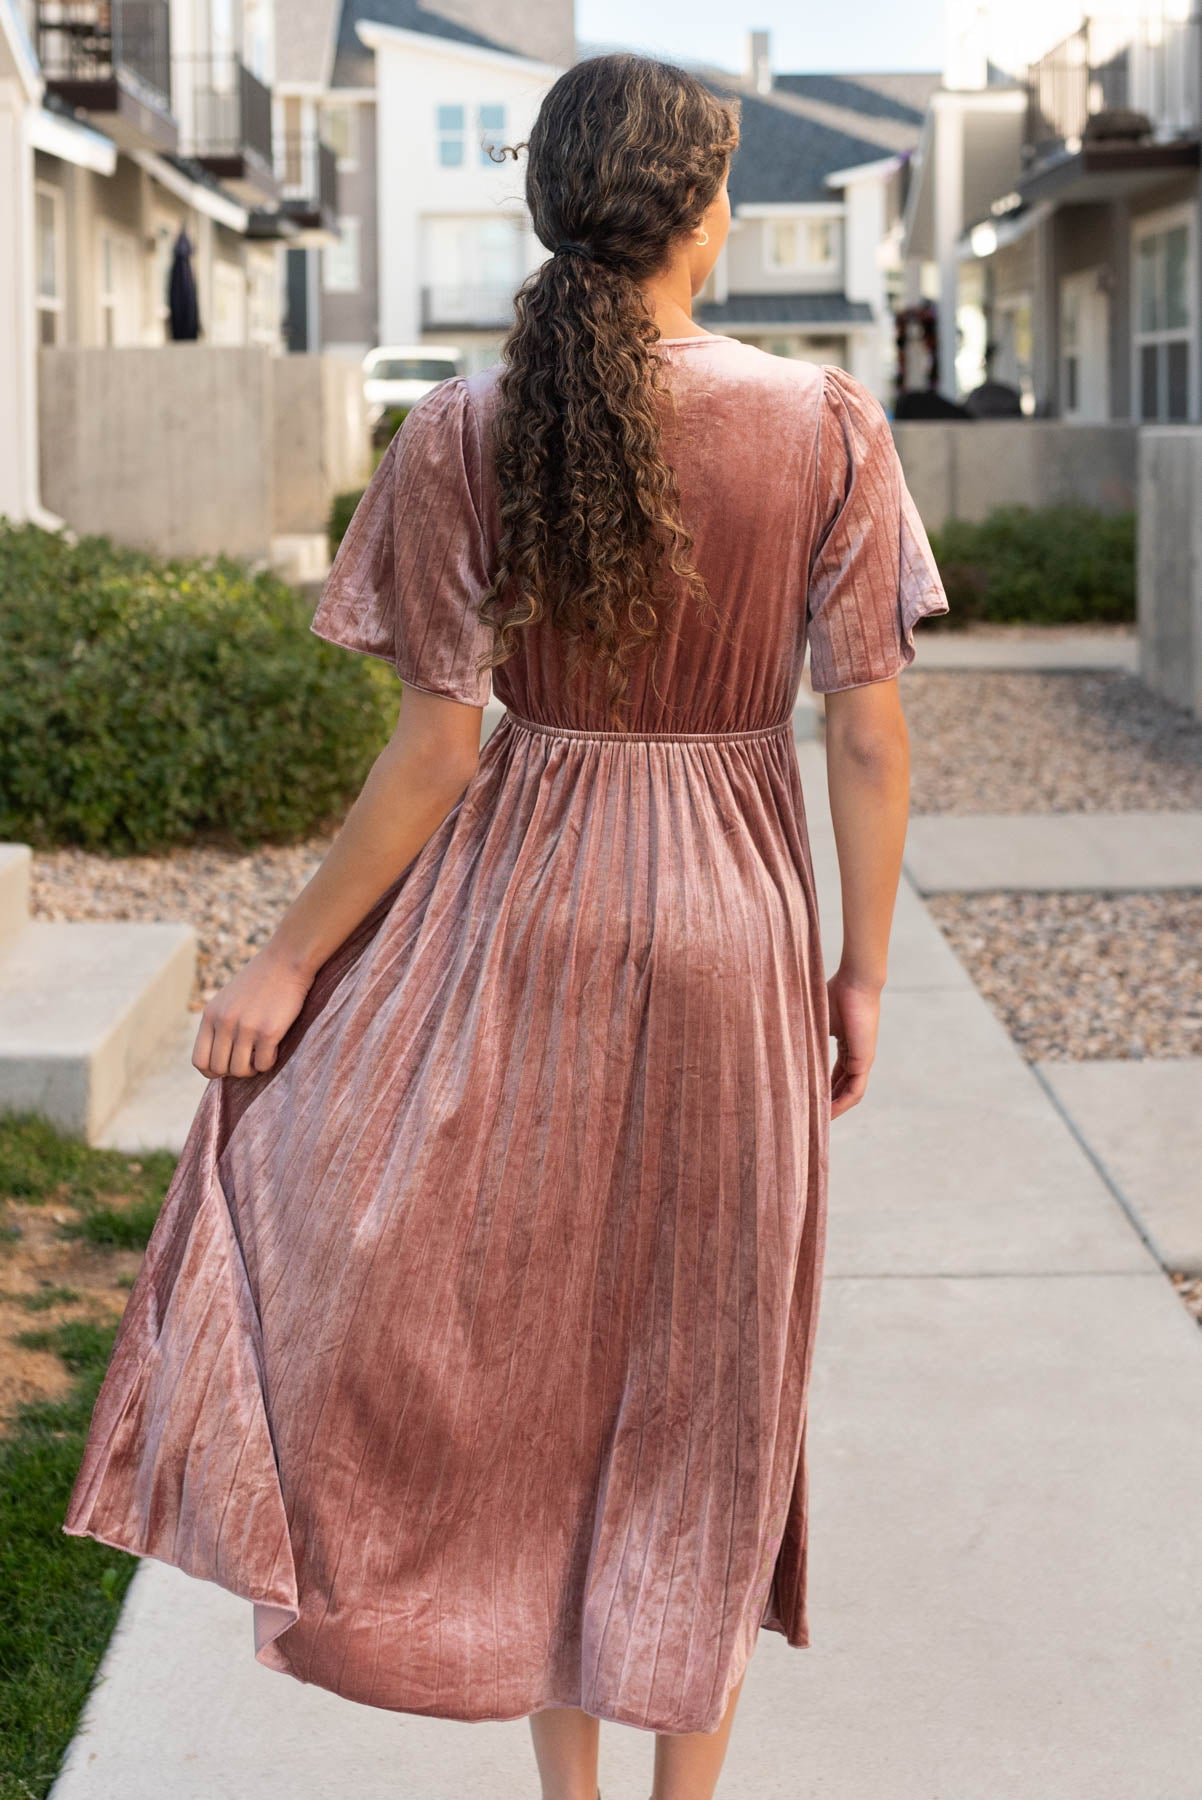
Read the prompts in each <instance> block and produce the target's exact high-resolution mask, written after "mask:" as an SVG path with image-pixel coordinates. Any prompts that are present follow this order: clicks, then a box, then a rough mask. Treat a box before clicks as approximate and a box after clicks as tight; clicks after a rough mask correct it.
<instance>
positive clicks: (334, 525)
mask: <svg viewBox="0 0 1202 1800" xmlns="http://www.w3.org/2000/svg"><path fill="white" fill-rule="evenodd" d="M364 492H365V490H364V489H363V488H351V490H350V491H349V493H346V494H335V495H334V498H333V500H332V502H331V504H330V518H329V523H328V525H327V527H326V536H327V537H328V538H329V541H330V555H331V557H334V556H336V555H337V554H338V546H339V544H340V543H341V542H342V540H343V538H344V537H345V536H346V528H347V526H348V525H349V524H350V522H351V520H352V519H353V518H354V516H355V508H356V507H357V506H358V504H359V502H360V500H362V498H363V495H364Z"/></svg>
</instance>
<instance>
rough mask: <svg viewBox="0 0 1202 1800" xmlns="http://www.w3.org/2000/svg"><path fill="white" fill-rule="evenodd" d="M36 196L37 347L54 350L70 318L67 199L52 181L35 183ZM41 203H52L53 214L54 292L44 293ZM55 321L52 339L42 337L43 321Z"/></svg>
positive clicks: (35, 293) (34, 191)
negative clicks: (39, 214) (68, 309)
mask: <svg viewBox="0 0 1202 1800" xmlns="http://www.w3.org/2000/svg"><path fill="white" fill-rule="evenodd" d="M33 195H34V231H35V249H36V255H37V261H36V280H35V286H34V305H35V308H36V311H37V321H38V333H37V336H38V344H39V347H42V346H44V347H45V348H47V349H53V348H54V347H55V346H56V345H58V344H61V343H62V341H63V334H64V332H65V329H66V317H67V197H66V195H65V194H64V192H63V190H62V188H60V187H55V185H54V183H53V182H51V181H35V182H34V184H33ZM42 200H49V201H50V210H51V212H52V214H53V225H52V230H53V235H54V293H53V294H43V292H42V244H41V229H42V225H41V219H40V217H39V216H38V204H39V202H40V201H42ZM44 318H50V319H53V320H54V335H53V337H51V338H49V339H45V338H43V336H42V320H43V319H44Z"/></svg>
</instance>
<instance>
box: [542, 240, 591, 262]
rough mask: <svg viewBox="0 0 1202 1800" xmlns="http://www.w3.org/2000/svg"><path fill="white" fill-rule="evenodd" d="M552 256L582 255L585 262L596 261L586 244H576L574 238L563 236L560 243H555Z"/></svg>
mask: <svg viewBox="0 0 1202 1800" xmlns="http://www.w3.org/2000/svg"><path fill="white" fill-rule="evenodd" d="M552 255H553V256H583V257H584V259H585V261H586V262H596V260H597V259H596V257H595V256H594V255H593V253H592V251H591V250H590V249H589V247H588V245H587V244H578V243H577V242H576V240H575V238H565V239H564V240H563V243H562V244H556V246H555V249H554V250H553V251H552Z"/></svg>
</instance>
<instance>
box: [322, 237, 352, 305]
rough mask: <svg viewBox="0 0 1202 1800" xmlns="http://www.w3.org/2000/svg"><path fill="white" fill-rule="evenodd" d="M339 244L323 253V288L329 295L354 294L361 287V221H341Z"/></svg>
mask: <svg viewBox="0 0 1202 1800" xmlns="http://www.w3.org/2000/svg"><path fill="white" fill-rule="evenodd" d="M338 233H339V236H338V242H337V243H336V244H331V245H330V246H329V248H328V249H326V250H323V251H322V253H321V254H322V277H321V278H322V286H323V287H324V288H325V290H326V292H327V294H353V293H354V292H355V291H356V289H357V288H358V286H359V220H358V219H339V221H338Z"/></svg>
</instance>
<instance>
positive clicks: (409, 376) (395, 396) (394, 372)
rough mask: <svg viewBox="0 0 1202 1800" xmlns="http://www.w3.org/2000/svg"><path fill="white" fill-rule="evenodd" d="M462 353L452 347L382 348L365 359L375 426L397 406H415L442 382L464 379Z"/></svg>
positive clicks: (367, 391) (366, 385) (366, 390)
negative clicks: (453, 376) (450, 377)
mask: <svg viewBox="0 0 1202 1800" xmlns="http://www.w3.org/2000/svg"><path fill="white" fill-rule="evenodd" d="M462 373H463V363H462V359H461V357H460V354H459V351H458V350H457V349H455V347H454V346H453V345H450V344H402V345H395V344H393V345H389V344H382V345H381V346H380V347H379V349H377V350H369V351H368V353H367V355H366V356H365V357H364V358H363V390H364V393H365V394H366V396H367V407H368V413H369V416H370V419H371V423H372V424H373V425H374V424H375V423H376V421H377V419H379V418H381V417H382V416H383V414H384V413H386V412H388V411H390V409H391V408H392V407H394V406H412V405H413V404H414V402H415V401H417V400H420V399H421V397H422V395H423V394H428V393H429V391H430V389H431V388H432V387H436V386H437V384H438V383H439V382H440V381H446V380H447V378H448V377H449V376H451V375H461V374H462Z"/></svg>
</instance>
